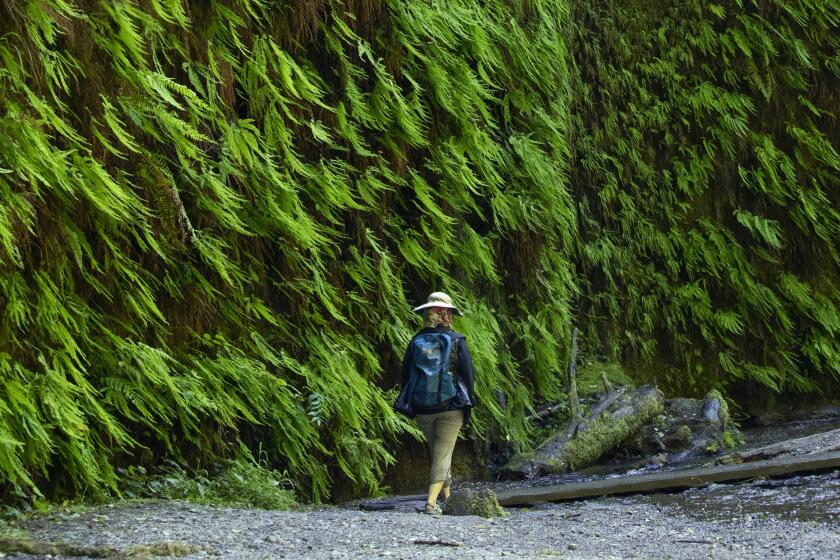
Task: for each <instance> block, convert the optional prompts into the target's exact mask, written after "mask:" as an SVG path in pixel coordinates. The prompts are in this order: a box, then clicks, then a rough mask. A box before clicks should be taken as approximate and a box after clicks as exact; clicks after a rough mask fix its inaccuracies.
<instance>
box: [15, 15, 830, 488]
mask: <svg viewBox="0 0 840 560" xmlns="http://www.w3.org/2000/svg"><path fill="white" fill-rule="evenodd" d="M838 10H840V8H838V5H837V3H836V2H830V1H828V0H822V1H809V2H805V1H798V0H772V1H770V2H757V1H748V2H724V3H723V4H707V3H704V2H700V1H699V0H682V1H680V2H677V3H672V4H661V3H660V4H654V5H650V4H642V3H639V2H635V1H629V0H628V1H625V2H619V3H612V4H609V5H597V6H593V5H592V4H591V3H586V2H582V1H579V0H569V1H566V0H552V1H540V2H514V3H510V2H498V1H495V0H493V1H488V2H478V1H476V0H453V1H451V2H446V3H441V2H431V3H430V2H420V1H417V0H385V1H372V0H363V1H361V2H353V3H345V2H341V1H340V0H325V1H323V2H320V3H318V4H317V6H315V5H314V4H313V5H312V6H308V7H306V8H302V7H301V6H298V5H297V4H296V3H291V4H290V3H269V2H266V1H265V0H217V1H214V2H201V1H182V0H156V1H154V2H139V1H137V0H125V1H120V2H105V1H98V0H92V1H89V2H88V1H85V2H82V1H81V0H21V1H19V2H0V61H2V62H0V138H2V139H3V142H0V202H2V203H0V483H2V484H3V485H4V490H8V492H9V493H11V494H17V495H18V496H24V497H26V496H29V497H31V496H32V495H36V496H37V495H38V494H39V493H41V492H43V491H45V490H50V489H52V490H56V491H63V490H66V491H68V492H72V491H77V492H87V491H89V490H90V489H92V488H93V489H98V488H102V487H105V488H111V489H116V488H117V487H118V479H119V476H118V473H117V472H116V471H115V467H114V465H117V464H120V465H124V464H136V463H144V464H146V465H149V464H151V463H153V462H154V460H153V458H154V457H161V456H165V457H170V458H174V459H185V458H188V459H189V463H190V464H191V466H194V467H201V466H202V465H207V464H210V463H212V462H213V461H219V460H224V459H226V458H230V457H233V456H236V455H237V453H238V452H239V448H240V444H244V445H246V446H248V447H249V448H250V449H252V450H255V449H257V448H258V447H259V446H260V445H262V446H263V449H264V450H265V452H266V459H267V461H268V462H269V463H270V464H271V465H273V466H275V467H276V468H279V469H280V470H285V471H286V472H288V473H289V476H290V477H291V478H292V479H293V480H294V481H295V488H296V489H297V490H298V492H299V494H300V495H301V496H309V497H311V498H313V499H315V500H319V499H323V498H325V497H327V496H328V495H329V489H330V487H331V486H332V485H333V484H335V483H336V482H337V481H346V482H349V484H350V487H351V488H352V489H354V490H356V491H370V492H375V491H376V489H377V487H378V485H379V481H380V480H381V478H382V474H383V470H384V469H385V468H386V467H387V466H388V465H389V464H390V463H392V462H393V457H392V455H391V452H390V449H391V447H392V445H393V443H394V442H395V441H398V438H399V437H400V435H401V434H404V433H406V432H412V433H414V432H416V431H413V428H412V427H411V425H410V424H409V423H407V422H405V421H404V420H403V419H402V418H400V417H398V416H396V415H395V414H394V413H393V412H392V411H391V409H390V393H387V392H386V390H387V389H388V388H390V387H392V386H393V385H394V384H395V383H396V381H397V369H398V363H399V357H400V355H401V353H402V351H403V349H404V346H405V344H406V342H407V341H408V339H409V337H410V336H411V334H412V332H413V331H414V330H415V329H416V328H417V326H418V322H417V321H416V317H414V316H413V315H412V314H411V312H410V309H411V307H412V304H416V303H417V302H420V301H422V300H423V298H424V297H425V295H426V294H427V293H429V292H431V291H433V290H441V289H442V290H446V291H448V292H450V293H451V294H452V295H453V297H454V298H455V300H456V301H457V302H458V303H459V305H460V306H461V307H462V308H463V310H464V311H465V312H466V314H467V315H466V317H464V318H463V319H459V322H458V323H457V324H456V328H458V329H459V330H462V331H463V332H465V333H466V334H467V336H468V337H469V343H470V346H471V349H472V350H473V355H474V358H475V362H476V366H477V373H478V378H479V383H477V390H478V397H479V399H480V401H481V404H482V406H481V407H480V408H479V409H478V410H477V411H476V414H475V416H474V419H475V422H474V432H473V433H474V435H475V437H477V438H479V439H482V440H484V439H488V438H497V437H498V438H501V439H503V440H510V441H512V442H513V443H514V445H519V444H521V443H522V442H525V441H527V439H528V438H527V436H528V434H529V433H530V431H531V429H532V428H531V427H530V426H529V425H528V422H527V421H526V420H525V418H526V416H527V412H528V411H529V410H530V409H531V407H532V402H533V401H544V400H552V399H553V400H556V399H558V398H559V397H560V395H561V394H562V389H563V381H564V380H565V375H562V372H563V371H565V367H566V360H567V353H568V349H567V348H566V341H567V340H568V339H569V334H570V332H571V325H572V323H576V324H578V325H580V327H581V329H583V330H584V334H585V336H584V337H583V341H584V343H588V344H589V345H590V349H591V350H595V351H596V352H595V353H600V352H601V349H600V348H594V347H595V346H597V345H598V343H597V342H595V341H600V342H602V343H603V344H602V345H603V346H604V347H605V348H606V349H607V350H609V351H608V352H607V353H608V354H612V356H610V357H616V356H617V357H619V358H620V359H621V360H622V361H623V362H631V361H633V362H637V364H638V365H639V367H638V368H636V369H637V370H638V371H645V372H652V373H650V374H649V376H651V377H653V376H656V377H657V378H658V380H659V381H660V383H662V384H664V385H668V386H669V387H670V388H671V389H672V390H675V391H676V390H688V391H694V392H697V393H700V392H705V390H706V389H708V388H709V387H710V386H719V387H726V386H727V385H731V384H733V383H737V382H742V381H745V380H747V381H751V382H755V383H760V384H762V385H763V386H765V387H768V388H770V389H773V390H777V391H810V390H815V389H818V388H819V387H820V386H821V384H823V383H824V379H825V378H826V377H827V376H828V375H835V376H836V375H837V374H838V373H840V370H838V367H840V366H838V364H840V359H838V357H840V346H838V345H840V312H839V311H838V308H840V281H839V280H838V279H840V273H838V262H840V251H838V247H837V240H838V239H840V235H838V234H840V211H838V208H840V200H838V193H840V188H838V187H839V186H840V185H838V180H840V179H838V177H840V173H838V171H840V155H838V150H837V146H838V145H840V138H838V134H839V133H838V131H840V128H839V127H837V126H836V118H837V117H836V113H837V99H836V95H835V94H834V92H835V91H836V90H837V87H836V86H837V83H838V79H840V62H838V61H840V55H838V41H840V32H838V21H840V14H839V13H838ZM652 362H663V363H666V364H668V366H667V367H657V368H656V369H655V370H654V369H653V368H650V367H647V366H648V365H649V364H650V363H652ZM51 481H53V482H55V484H54V485H53V486H51V485H50V482H51Z"/></svg>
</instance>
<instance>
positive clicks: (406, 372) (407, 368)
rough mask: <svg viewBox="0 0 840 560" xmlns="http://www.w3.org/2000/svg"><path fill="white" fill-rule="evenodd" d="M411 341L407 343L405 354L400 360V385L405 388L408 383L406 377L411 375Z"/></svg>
mask: <svg viewBox="0 0 840 560" xmlns="http://www.w3.org/2000/svg"><path fill="white" fill-rule="evenodd" d="M410 350H411V343H410V342H409V343H408V348H406V349H405V355H404V356H403V361H402V372H401V374H400V387H402V388H405V387H406V386H407V385H408V379H409V377H411V352H410Z"/></svg>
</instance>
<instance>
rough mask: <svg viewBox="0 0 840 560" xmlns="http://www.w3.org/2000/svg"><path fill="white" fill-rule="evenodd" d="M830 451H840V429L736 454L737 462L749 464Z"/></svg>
mask: <svg viewBox="0 0 840 560" xmlns="http://www.w3.org/2000/svg"><path fill="white" fill-rule="evenodd" d="M830 451H840V429H837V430H831V431H828V432H822V433H819V434H814V435H811V436H805V437H800V438H795V439H789V440H786V441H780V442H778V443H773V444H771V445H765V446H764V447H758V448H756V449H748V450H746V451H741V452H740V453H736V454H735V460H736V461H741V462H744V463H748V462H750V461H760V460H763V459H771V458H773V457H778V456H779V455H802V454H810V453H826V452H830Z"/></svg>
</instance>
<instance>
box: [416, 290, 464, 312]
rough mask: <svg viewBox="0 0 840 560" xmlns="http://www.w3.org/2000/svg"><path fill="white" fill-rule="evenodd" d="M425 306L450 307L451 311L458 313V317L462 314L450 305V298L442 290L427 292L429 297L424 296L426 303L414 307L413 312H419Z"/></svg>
mask: <svg viewBox="0 0 840 560" xmlns="http://www.w3.org/2000/svg"><path fill="white" fill-rule="evenodd" d="M427 307H445V308H446V309H451V310H452V312H453V313H454V314H455V315H458V316H459V317H463V316H464V314H463V313H461V311H459V310H458V308H457V307H455V306H454V305H452V298H451V297H449V296H448V295H447V294H445V293H443V292H432V293H431V294H429V297H428V298H426V303H424V304H423V305H419V306H417V307H415V308H414V312H415V313H420V312H421V311H423V310H424V309H426V308H427Z"/></svg>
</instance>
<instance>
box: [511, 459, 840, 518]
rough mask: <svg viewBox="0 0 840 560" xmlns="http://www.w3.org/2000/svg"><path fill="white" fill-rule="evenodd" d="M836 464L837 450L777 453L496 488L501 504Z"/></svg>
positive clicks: (819, 468) (669, 486)
mask: <svg viewBox="0 0 840 560" xmlns="http://www.w3.org/2000/svg"><path fill="white" fill-rule="evenodd" d="M836 468H840V452H831V453H819V454H813V455H805V456H802V457H780V458H777V459H770V460H767V461H755V462H752V463H743V464H737V465H725V466H721V467H708V468H700V469H688V470H682V471H672V472H664V473H656V474H646V475H640V476H626V477H622V478H611V479H605V480H595V481H591V482H578V483H568V484H554V485H551V486H538V487H532V488H518V489H514V490H507V491H504V492H499V493H498V494H497V496H498V498H499V503H500V504H501V505H502V506H526V505H533V504H540V503H545V502H558V501H563V500H576V499H580V498H591V497H595V496H608V495H612V494H638V493H643V492H651V491H654V490H680V489H686V488H694V487H697V486H705V485H707V484H710V483H712V482H730V481H736V480H745V479H750V478H755V477H760V476H767V477H770V476H779V475H788V474H793V473H798V472H814V471H822V470H830V469H836Z"/></svg>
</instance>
